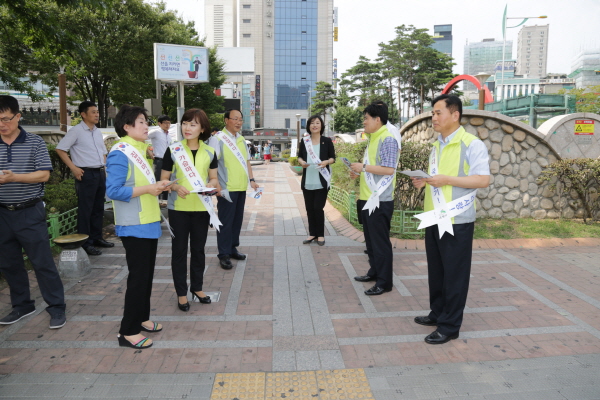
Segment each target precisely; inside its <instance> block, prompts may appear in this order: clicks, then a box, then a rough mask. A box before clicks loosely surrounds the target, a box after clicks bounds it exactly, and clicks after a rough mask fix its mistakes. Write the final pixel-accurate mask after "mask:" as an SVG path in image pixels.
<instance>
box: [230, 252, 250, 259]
mask: <svg viewBox="0 0 600 400" xmlns="http://www.w3.org/2000/svg"><path fill="white" fill-rule="evenodd" d="M229 257H231V258H233V259H234V260H245V259H246V255H245V254H242V253H240V252H239V251H236V252H235V253H232V254H231V255H230V256H229Z"/></svg>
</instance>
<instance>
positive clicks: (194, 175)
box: [169, 142, 223, 232]
mask: <svg viewBox="0 0 600 400" xmlns="http://www.w3.org/2000/svg"><path fill="white" fill-rule="evenodd" d="M169 148H170V149H171V154H172V155H173V157H174V158H175V162H177V166H179V169H181V172H182V173H183V174H184V175H185V178H186V179H187V181H188V182H189V183H190V184H191V185H192V187H193V189H196V190H197V189H200V188H204V187H205V185H204V181H203V180H202V176H200V174H199V173H198V170H197V169H196V166H195V165H194V163H193V162H192V161H191V160H190V158H189V157H188V154H187V151H185V147H184V146H183V145H182V144H181V143H180V142H175V143H173V144H172V145H170V146H169ZM198 151H200V149H198ZM190 194H191V193H190ZM196 194H197V195H198V197H199V198H200V201H202V204H204V207H205V208H206V211H208V215H210V224H211V225H212V226H214V228H215V229H216V230H217V232H218V231H219V226H221V225H223V224H222V223H221V221H220V220H219V217H217V214H216V213H215V209H214V206H213V202H212V199H211V198H210V196H204V195H202V194H200V193H196Z"/></svg>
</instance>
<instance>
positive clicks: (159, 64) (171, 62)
mask: <svg viewBox="0 0 600 400" xmlns="http://www.w3.org/2000/svg"><path fill="white" fill-rule="evenodd" d="M154 79H157V80H161V81H183V82H195V83H200V82H208V49H207V48H205V47H196V46H180V45H174V44H162V43H154Z"/></svg>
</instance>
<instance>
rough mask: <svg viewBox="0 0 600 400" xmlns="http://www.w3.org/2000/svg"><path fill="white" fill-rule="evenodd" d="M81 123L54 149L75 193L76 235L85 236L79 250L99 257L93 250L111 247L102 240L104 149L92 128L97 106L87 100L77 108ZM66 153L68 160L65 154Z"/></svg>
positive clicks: (97, 132)
mask: <svg viewBox="0 0 600 400" xmlns="http://www.w3.org/2000/svg"><path fill="white" fill-rule="evenodd" d="M79 113H80V114H81V119H82V121H81V122H80V123H79V124H77V125H75V126H74V127H72V128H71V129H70V130H69V132H67V134H66V135H65V136H64V137H63V138H62V139H61V141H60V142H59V143H58V145H57V146H56V154H58V156H59V157H60V159H61V160H63V162H64V163H65V164H67V166H68V167H69V168H70V169H71V172H72V173H73V176H74V177H75V190H76V191H77V232H78V233H82V234H84V235H89V238H88V240H87V241H86V242H85V243H84V244H83V246H82V247H83V249H84V250H85V251H86V253H88V254H89V255H92V256H98V255H100V254H102V251H100V250H99V249H98V248H97V247H113V246H114V245H115V244H114V243H111V242H107V241H106V240H104V239H103V238H102V221H103V218H104V196H105V194H106V172H105V171H104V166H105V165H106V153H107V151H106V146H105V145H104V139H103V138H102V132H100V129H98V128H97V127H96V124H97V123H98V119H99V115H100V114H99V113H98V107H96V104H94V103H92V102H91V101H84V102H82V103H81V104H80V105H79ZM67 151H70V154H71V157H69V154H67Z"/></svg>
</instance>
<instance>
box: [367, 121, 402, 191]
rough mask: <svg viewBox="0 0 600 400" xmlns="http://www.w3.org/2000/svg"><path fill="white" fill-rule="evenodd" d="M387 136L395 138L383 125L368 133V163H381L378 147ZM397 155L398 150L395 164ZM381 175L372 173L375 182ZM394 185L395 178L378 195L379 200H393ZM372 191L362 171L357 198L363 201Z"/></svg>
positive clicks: (397, 157)
mask: <svg viewBox="0 0 600 400" xmlns="http://www.w3.org/2000/svg"><path fill="white" fill-rule="evenodd" d="M388 137H391V138H392V139H395V138H394V135H392V134H391V133H390V131H388V129H387V127H386V126H385V125H383V126H382V127H381V128H379V129H378V130H377V132H375V133H371V134H370V138H369V154H368V160H369V165H381V157H380V155H379V149H380V147H381V144H382V143H383V141H384V140H385V139H386V138H388ZM399 157H400V152H398V155H397V156H396V165H398V160H399ZM394 175H395V172H394ZM383 176H384V175H376V174H373V178H374V180H375V183H378V182H379V180H380V179H381V178H382V177H383ZM395 187H396V179H394V180H393V181H392V184H391V185H390V186H389V187H388V188H387V190H386V191H385V192H383V193H381V194H380V195H379V201H393V200H394V188H395ZM372 193H373V192H372V191H371V189H370V188H369V185H367V179H366V178H365V174H364V173H363V174H360V197H359V199H360V200H365V201H366V200H369V197H371V194H372Z"/></svg>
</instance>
